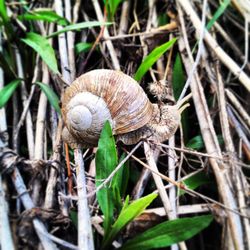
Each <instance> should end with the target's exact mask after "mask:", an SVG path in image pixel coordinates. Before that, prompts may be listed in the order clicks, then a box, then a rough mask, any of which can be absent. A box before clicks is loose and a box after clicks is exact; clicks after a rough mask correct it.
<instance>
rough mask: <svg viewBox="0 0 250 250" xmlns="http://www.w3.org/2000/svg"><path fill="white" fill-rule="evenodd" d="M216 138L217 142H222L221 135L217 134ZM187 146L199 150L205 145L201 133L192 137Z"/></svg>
mask: <svg viewBox="0 0 250 250" xmlns="http://www.w3.org/2000/svg"><path fill="white" fill-rule="evenodd" d="M217 139H218V141H219V144H220V145H222V144H223V143H224V141H223V137H222V135H217ZM186 147H187V148H192V149H195V150H201V149H203V148H204V147H205V144H204V141H203V138H202V136H201V135H197V136H195V137H193V138H192V139H191V140H190V141H189V142H188V143H187V144H186Z"/></svg>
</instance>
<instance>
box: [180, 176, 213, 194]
mask: <svg viewBox="0 0 250 250" xmlns="http://www.w3.org/2000/svg"><path fill="white" fill-rule="evenodd" d="M209 182H211V180H210V179H209V177H208V176H207V174H206V173H204V172H198V173H197V174H194V175H192V176H190V177H189V178H188V179H186V180H184V181H183V183H184V184H185V186H186V187H187V188H189V189H192V190H194V189H195V188H197V187H199V186H201V185H203V184H206V183H209ZM185 193H186V192H185V190H179V195H183V194H185Z"/></svg>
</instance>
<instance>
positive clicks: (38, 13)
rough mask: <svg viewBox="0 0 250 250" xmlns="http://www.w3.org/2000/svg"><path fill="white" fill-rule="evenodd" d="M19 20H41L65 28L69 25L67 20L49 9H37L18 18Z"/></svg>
mask: <svg viewBox="0 0 250 250" xmlns="http://www.w3.org/2000/svg"><path fill="white" fill-rule="evenodd" d="M18 19H19V20H21V21H23V20H26V21H33V20H40V21H45V22H52V23H58V24H59V25H62V26H65V25H68V24H69V21H67V19H65V18H63V17H61V16H59V15H57V14H56V13H55V12H54V11H52V10H48V9H37V10H33V11H30V12H27V13H25V14H23V15H20V16H18Z"/></svg>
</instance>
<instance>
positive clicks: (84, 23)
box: [47, 21, 112, 38]
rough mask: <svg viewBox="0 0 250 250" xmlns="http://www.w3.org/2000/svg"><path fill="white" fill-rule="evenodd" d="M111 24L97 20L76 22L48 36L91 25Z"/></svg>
mask: <svg viewBox="0 0 250 250" xmlns="http://www.w3.org/2000/svg"><path fill="white" fill-rule="evenodd" d="M111 24H112V23H108V22H97V21H92V22H91V21H90V22H82V23H76V24H72V25H68V26H66V27H64V28H63V29H61V30H58V31H56V32H54V33H51V34H50V35H49V36H47V38H51V37H54V36H57V35H59V34H61V33H64V32H67V31H80V30H82V29H86V28H91V27H96V26H103V25H111Z"/></svg>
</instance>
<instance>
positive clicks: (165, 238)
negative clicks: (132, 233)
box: [121, 215, 213, 250]
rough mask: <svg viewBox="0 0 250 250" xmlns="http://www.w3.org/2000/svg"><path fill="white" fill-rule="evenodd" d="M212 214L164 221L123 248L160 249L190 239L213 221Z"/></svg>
mask: <svg viewBox="0 0 250 250" xmlns="http://www.w3.org/2000/svg"><path fill="white" fill-rule="evenodd" d="M212 220H213V217H212V216H211V215H202V216H196V217H193V218H181V219H176V220H171V221H166V222H163V223H161V224H159V225H157V226H155V227H153V228H150V229H148V230H147V231H146V232H144V233H143V234H140V235H139V236H137V237H135V238H133V239H132V240H128V241H127V242H126V243H125V244H124V245H123V246H122V248H121V249H122V250H133V249H143V250H147V249H159V248H162V247H164V248H165V247H168V246H171V245H173V244H175V243H178V242H180V241H185V240H187V239H190V238H191V237H193V236H194V235H196V234H197V233H199V232H200V231H202V230H203V229H204V228H206V227H208V226H209V224H210V223H211V222H212Z"/></svg>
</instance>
